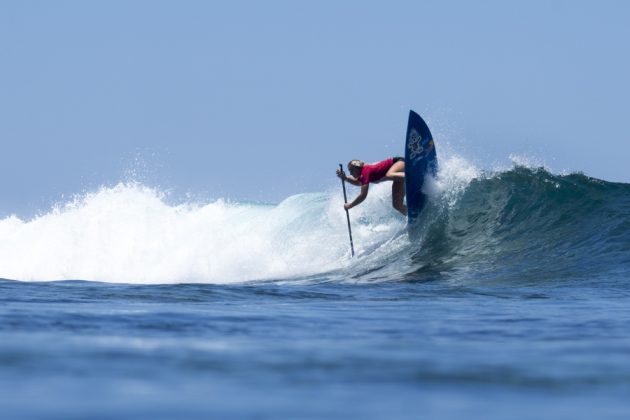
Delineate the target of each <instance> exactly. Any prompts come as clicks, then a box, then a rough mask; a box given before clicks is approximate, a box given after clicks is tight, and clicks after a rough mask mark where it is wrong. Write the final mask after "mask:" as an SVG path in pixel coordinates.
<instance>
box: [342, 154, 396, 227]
mask: <svg viewBox="0 0 630 420" xmlns="http://www.w3.org/2000/svg"><path fill="white" fill-rule="evenodd" d="M348 171H349V172H350V176H348V175H346V173H345V172H344V171H342V170H341V169H337V176H338V177H339V178H341V179H342V180H344V181H348V182H349V183H350V184H352V185H356V186H357V187H361V191H360V192H359V195H357V197H356V198H355V199H354V200H353V201H351V202H350V203H347V204H344V206H343V208H344V209H346V210H350V209H351V208H352V207H354V206H357V205H359V204H361V203H362V202H363V200H365V198H366V197H367V195H368V189H369V188H370V183H379V182H382V181H393V183H392V206H393V207H394V208H395V209H396V210H398V211H399V212H401V213H402V214H403V215H405V216H406V215H407V206H405V204H404V203H403V200H404V198H405V159H403V158H401V157H393V158H389V159H385V160H382V161H380V162H376V163H370V164H368V163H365V162H363V161H361V160H356V159H355V160H351V161H350V162H348Z"/></svg>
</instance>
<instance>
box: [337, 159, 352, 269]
mask: <svg viewBox="0 0 630 420" xmlns="http://www.w3.org/2000/svg"><path fill="white" fill-rule="evenodd" d="M339 170H340V171H341V174H342V176H340V177H339V178H341V187H342V188H343V202H344V204H348V196H347V195H346V181H345V179H346V177H345V176H343V175H345V174H344V172H343V165H342V164H341V163H340V164H339ZM345 210H346V219H347V220H348V235H349V236H350V251H351V252H352V256H353V257H354V245H353V244H352V229H350V213H349V212H348V209H345Z"/></svg>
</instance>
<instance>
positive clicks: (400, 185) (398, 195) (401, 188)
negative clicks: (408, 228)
mask: <svg viewBox="0 0 630 420" xmlns="http://www.w3.org/2000/svg"><path fill="white" fill-rule="evenodd" d="M404 199H405V181H394V182H392V206H394V208H395V209H396V210H398V211H399V212H401V213H402V214H403V215H404V216H406V215H407V206H405V204H404V203H403V200H404Z"/></svg>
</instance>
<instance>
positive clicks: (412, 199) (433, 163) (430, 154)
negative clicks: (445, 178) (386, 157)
mask: <svg viewBox="0 0 630 420" xmlns="http://www.w3.org/2000/svg"><path fill="white" fill-rule="evenodd" d="M437 169H438V162H437V154H436V152H435V144H434V143H433V136H432V135H431V131H430V130H429V127H428V126H427V123H425V122H424V120H423V119H422V118H421V117H420V115H418V114H416V113H415V112H413V111H409V122H408V124H407V140H406V143H405V194H406V198H407V212H408V213H407V221H408V225H409V226H411V225H412V224H413V223H414V222H415V221H416V220H417V219H418V216H420V213H421V212H422V209H423V208H424V206H425V204H426V201H427V197H426V194H424V193H423V192H422V186H423V185H424V181H425V179H426V177H427V176H432V177H435V176H436V175H437Z"/></svg>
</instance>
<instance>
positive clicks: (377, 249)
mask: <svg viewBox="0 0 630 420" xmlns="http://www.w3.org/2000/svg"><path fill="white" fill-rule="evenodd" d="M440 165H441V172H440V176H439V178H438V181H437V183H436V185H437V188H436V189H435V192H434V193H435V194H444V193H447V194H450V193H452V192H453V191H455V190H456V189H458V188H463V185H464V184H466V183H467V182H469V180H470V179H471V177H474V176H475V174H476V172H475V171H474V169H471V167H470V165H468V164H466V162H465V161H464V160H463V159H461V158H458V157H453V158H448V159H445V160H441V161H440ZM357 192H358V190H357V189H356V188H354V187H351V186H349V187H348V198H349V199H352V198H354V196H355V194H356V193H357ZM342 205H343V195H342V193H341V191H340V188H338V189H334V190H332V191H329V192H324V193H309V194H299V195H295V196H291V197H289V198H287V199H286V200H284V201H282V202H281V203H279V204H277V205H263V204H247V203H235V202H230V201H225V200H216V201H212V202H206V203H198V202H184V203H180V204H172V203H170V202H169V200H168V196H167V195H166V194H164V193H162V192H160V191H159V190H157V189H154V188H149V187H146V186H143V185H141V184H137V183H120V184H118V185H116V186H113V187H103V188H101V189H99V190H98V191H95V192H92V193H88V194H84V195H82V196H80V197H77V198H75V199H73V200H71V201H69V202H68V203H65V204H63V205H60V206H57V207H55V208H54V209H52V210H51V211H50V212H48V213H46V214H42V215H40V216H38V217H35V218H33V219H32V220H21V219H20V218H18V217H16V216H10V217H7V218H5V219H2V220H0V278H9V279H15V280H24V281H32V280H68V279H80V280H94V281H107V282H124V283H182V282H199V283H232V282H242V281H249V280H263V279H289V278H295V277H300V276H308V275H315V274H318V273H323V272H329V271H332V270H347V269H350V270H351V269H352V267H353V266H355V265H359V266H362V267H365V265H366V262H367V261H366V260H367V259H369V258H378V259H379V260H381V259H382V258H386V256H387V254H388V253H389V252H397V251H398V250H399V249H400V247H401V241H399V240H396V238H398V237H400V236H402V235H405V218H404V217H403V216H401V215H400V214H398V213H397V212H396V211H395V210H394V209H393V208H392V206H391V183H383V184H377V185H373V186H371V187H370V193H369V196H368V198H367V199H366V201H365V202H363V203H362V204H361V205H360V206H358V207H355V208H354V209H352V210H351V211H350V216H351V220H352V233H353V236H354V244H355V251H356V254H357V258H354V259H351V258H350V252H349V240H348V231H347V224H346V217H345V213H344V211H343V207H342ZM403 242H404V241H403Z"/></svg>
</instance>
